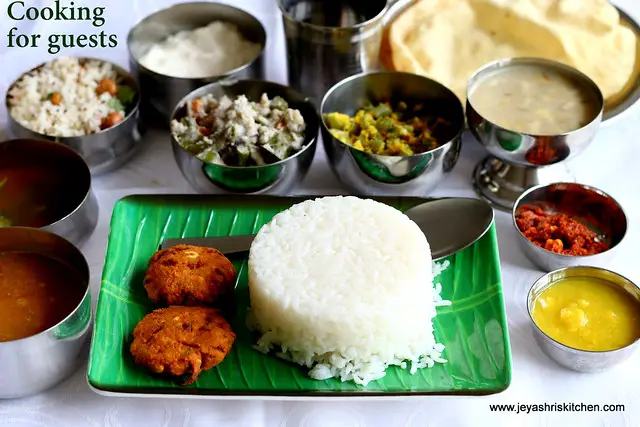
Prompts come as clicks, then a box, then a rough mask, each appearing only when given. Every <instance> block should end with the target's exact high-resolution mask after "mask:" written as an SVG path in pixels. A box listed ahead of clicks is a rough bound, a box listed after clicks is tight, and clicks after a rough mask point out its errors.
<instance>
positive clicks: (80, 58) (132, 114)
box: [5, 56, 141, 143]
mask: <svg viewBox="0 0 640 427" xmlns="http://www.w3.org/2000/svg"><path fill="white" fill-rule="evenodd" d="M59 58H60V57H56V58H53V59H51V60H49V61H45V62H42V63H40V64H38V65H36V66H35V67H33V68H31V69H30V70H28V71H25V72H24V73H22V74H20V75H19V76H18V77H17V78H16V79H15V80H14V81H13V82H12V83H11V84H10V85H9V87H8V89H7V92H6V94H5V108H6V110H7V116H8V118H9V120H11V121H12V122H13V123H14V124H15V125H16V126H20V127H21V128H22V129H24V130H26V131H28V132H31V133H32V134H34V135H38V137H37V138H32V139H49V140H51V139H52V138H53V139H55V141H60V142H62V143H64V142H65V141H70V140H72V139H76V138H80V139H83V138H92V137H93V136H94V135H104V134H107V133H109V132H110V131H112V130H116V129H118V128H119V127H121V126H124V125H125V123H127V122H129V121H130V120H134V119H133V118H134V117H135V118H136V119H137V116H138V111H139V108H140V101H141V94H140V85H139V84H138V81H137V80H136V79H135V78H134V77H133V74H131V73H130V72H129V71H127V70H126V69H125V68H123V67H121V66H119V65H118V64H116V63H114V62H111V61H107V60H105V59H100V58H95V57H91V56H70V58H75V59H77V60H78V61H96V62H102V63H107V64H109V65H111V66H112V67H113V68H114V70H115V71H116V73H117V74H118V76H120V77H125V78H126V79H127V85H129V84H130V83H131V84H133V85H134V87H133V89H134V90H135V92H136V97H135V102H134V104H133V105H132V107H131V110H130V111H129V112H128V113H127V114H126V115H125V116H124V118H123V119H122V121H121V122H120V123H118V124H116V125H115V126H111V127H110V128H107V129H104V130H100V131H98V132H96V133H87V134H84V135H75V136H55V135H47V134H44V133H40V132H36V131H35V130H32V129H29V128H27V127H25V126H23V125H22V124H21V123H20V122H18V120H17V119H16V118H15V117H13V114H11V107H10V105H9V98H10V97H9V92H11V89H13V87H14V86H15V85H16V84H17V83H18V82H19V81H20V80H22V79H23V78H24V77H26V76H27V75H28V74H30V73H33V72H35V71H37V70H38V69H40V68H42V67H44V66H45V65H47V64H49V63H51V62H53V61H55V60H56V59H59Z"/></svg>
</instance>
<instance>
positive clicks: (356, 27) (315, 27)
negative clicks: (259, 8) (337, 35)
mask: <svg viewBox="0 0 640 427" xmlns="http://www.w3.org/2000/svg"><path fill="white" fill-rule="evenodd" d="M277 3H278V9H279V10H280V13H281V14H282V16H283V17H284V18H286V19H287V20H289V21H291V22H295V23H297V24H300V25H301V26H303V27H306V28H310V29H313V30H316V31H322V32H332V31H335V30H336V29H340V30H346V31H354V30H361V29H363V28H366V27H367V26H369V25H371V24H373V23H375V22H377V21H381V20H382V21H384V19H385V16H386V15H387V12H388V11H389V9H390V8H391V6H392V5H393V1H386V3H385V5H384V7H383V8H382V9H381V10H380V12H378V13H377V14H376V15H375V16H374V17H372V18H369V19H367V20H366V21H363V22H360V23H358V24H356V25H353V26H350V27H330V26H327V25H318V24H310V23H308V22H304V21H301V20H299V19H295V18H294V17H293V16H291V14H290V13H289V12H288V11H287V10H286V9H285V8H284V6H283V4H282V0H277Z"/></svg>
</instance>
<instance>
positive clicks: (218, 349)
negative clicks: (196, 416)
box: [130, 306, 236, 385]
mask: <svg viewBox="0 0 640 427" xmlns="http://www.w3.org/2000/svg"><path fill="white" fill-rule="evenodd" d="M235 337H236V336H235V334H234V332H233V331H232V330H231V326H230V325H229V323H228V322H227V321H226V320H225V319H224V317H222V316H221V315H220V314H219V311H218V310H216V309H214V308H211V307H177V306H176V307H168V308H161V309H158V310H155V311H153V312H151V313H149V314H147V315H146V316H145V317H144V318H143V319H142V320H141V321H140V322H139V323H138V324H137V325H136V327H135V329H134V331H133V342H132V343H131V347H130V351H131V355H132V356H133V360H134V361H135V363H136V364H137V365H140V366H143V367H145V368H147V369H148V370H149V371H151V372H153V373H156V374H162V375H170V376H183V375H189V377H188V378H187V380H186V381H185V382H184V383H183V385H189V384H191V383H193V382H194V381H196V380H197V379H198V376H199V375H200V373H201V372H202V371H206V370H208V369H211V368H213V367H214V366H216V365H218V364H219V363H220V362H222V361H223V360H224V358H225V357H226V355H227V354H228V353H229V351H230V350H231V347H232V345H233V342H234V341H235Z"/></svg>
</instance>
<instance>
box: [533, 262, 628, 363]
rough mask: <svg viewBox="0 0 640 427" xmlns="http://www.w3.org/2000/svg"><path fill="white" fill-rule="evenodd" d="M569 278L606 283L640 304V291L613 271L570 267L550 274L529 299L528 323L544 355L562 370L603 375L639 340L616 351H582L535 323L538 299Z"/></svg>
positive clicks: (535, 288) (539, 280) (535, 284)
mask: <svg viewBox="0 0 640 427" xmlns="http://www.w3.org/2000/svg"><path fill="white" fill-rule="evenodd" d="M569 277H593V278H597V279H601V280H604V281H606V282H608V283H610V284H612V285H614V286H619V287H620V288H621V289H623V290H624V291H625V292H627V293H628V294H629V295H631V296H632V297H633V298H634V299H636V300H637V301H638V304H640V288H639V287H638V286H637V285H636V284H634V283H633V282H632V281H630V280H629V279H627V278H626V277H623V276H621V275H619V274H617V273H614V272H612V271H609V270H605V269H602V268H597V267H567V268H563V269H559V270H556V271H552V272H550V273H547V274H545V275H544V276H542V277H541V278H539V279H538V280H537V281H536V282H535V283H534V284H533V286H532V287H531V289H530V290H529V295H528V296H527V309H528V312H529V319H530V320H531V323H532V324H533V333H534V337H535V340H536V342H537V343H538V345H539V346H540V348H541V349H542V351H543V352H544V353H545V354H546V355H547V356H549V357H550V358H551V359H552V360H554V361H555V362H556V363H558V364H559V365H560V366H563V367H565V368H568V369H571V370H574V371H578V372H600V371H603V370H606V369H608V368H611V367H613V366H614V365H617V364H619V363H621V362H623V361H625V360H626V359H628V358H629V356H631V354H632V353H633V352H634V351H635V350H636V349H637V348H638V346H640V340H636V341H635V342H633V343H632V344H629V345H628V346H626V347H622V348H620V349H617V350H610V351H589V350H579V349H576V348H572V347H568V346H566V345H564V344H561V343H559V342H558V341H556V340H554V339H553V338H551V337H549V336H548V335H547V334H546V333H545V332H544V331H543V330H542V329H540V328H539V327H538V325H537V324H536V322H535V321H534V320H533V311H534V307H535V303H536V300H537V298H538V297H539V296H540V294H541V293H542V292H543V291H544V290H545V289H547V288H548V287H549V286H551V285H553V284H554V283H556V282H558V281H559V280H562V279H566V278H569Z"/></svg>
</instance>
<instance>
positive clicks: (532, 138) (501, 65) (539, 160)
mask: <svg viewBox="0 0 640 427" xmlns="http://www.w3.org/2000/svg"><path fill="white" fill-rule="evenodd" d="M522 65H531V66H537V67H544V68H545V69H548V70H551V71H554V72H557V73H561V74H563V75H565V76H567V77H568V78H570V79H572V80H573V81H574V82H576V83H578V84H579V85H580V86H582V87H583V88H584V90H585V93H587V92H588V93H590V95H591V97H592V98H593V100H594V102H596V103H597V111H598V113H597V115H596V116H595V117H593V119H592V120H591V122H589V123H588V124H587V125H585V126H583V127H581V128H579V129H576V130H573V131H571V132H566V133H563V134H558V135H533V134H527V133H523V132H515V131H513V130H510V129H505V128H503V127H500V126H498V125H496V124H495V123H492V122H490V121H489V120H487V119H486V118H485V117H484V116H482V112H481V111H478V110H477V109H476V108H475V107H474V105H473V102H472V100H473V95H472V94H473V91H474V89H475V88H476V87H477V86H478V84H479V83H480V82H481V81H483V80H484V79H486V78H490V77H492V76H494V75H495V74H496V73H498V72H500V71H503V70H505V69H507V68H509V67H513V66H522ZM603 109H604V98H603V97H602V92H600V89H599V88H598V86H597V85H596V84H595V83H594V82H593V80H591V79H590V78H589V77H587V76H586V75H585V74H583V73H581V72H580V71H578V70H576V69H574V68H572V67H569V66H568V65H564V64H561V63H559V62H556V61H551V60H548V59H542V58H511V59H501V60H498V61H495V62H491V63H489V64H487V65H485V66H484V67H482V68H480V69H479V70H478V71H476V72H475V73H474V74H473V76H472V77H471V79H470V80H469V83H468V85H467V106H466V115H467V124H468V126H469V130H471V133H472V134H473V136H474V137H475V139H476V140H477V141H478V142H479V143H480V144H482V145H484V146H485V148H486V149H487V151H489V153H490V154H491V155H493V156H495V157H497V158H498V159H500V160H502V161H504V162H507V163H509V164H512V165H518V166H528V167H537V166H547V165H552V164H555V163H559V162H561V161H564V160H567V159H570V158H572V157H573V156H575V155H577V154H579V153H580V152H582V151H583V150H584V149H585V148H586V147H587V146H588V145H589V144H590V143H591V141H592V140H593V137H594V136H595V134H596V132H597V131H598V128H599V127H600V122H601V121H602V114H603Z"/></svg>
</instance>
